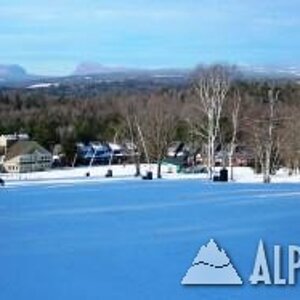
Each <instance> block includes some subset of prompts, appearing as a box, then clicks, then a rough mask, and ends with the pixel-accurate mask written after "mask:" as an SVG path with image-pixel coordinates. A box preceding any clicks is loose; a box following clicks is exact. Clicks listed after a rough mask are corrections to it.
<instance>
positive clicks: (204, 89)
mask: <svg viewBox="0 0 300 300" xmlns="http://www.w3.org/2000/svg"><path fill="white" fill-rule="evenodd" d="M230 74H231V72H230V69H229V68H228V67H225V66H221V65H214V66H211V67H208V68H201V69H198V70H197V72H196V79H195V90H196V93H197V96H198V105H199V106H200V108H201V110H202V111H203V113H204V115H205V117H206V126H205V128H204V132H205V135H206V138H207V167H208V171H209V177H210V179H212V176H213V173H214V166H215V146H216V145H215V142H216V138H217V136H218V133H219V129H220V118H221V113H222V109H223V105H224V102H225V100H226V96H227V93H228V91H229V88H230Z"/></svg>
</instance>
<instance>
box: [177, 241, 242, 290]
mask: <svg viewBox="0 0 300 300" xmlns="http://www.w3.org/2000/svg"><path fill="white" fill-rule="evenodd" d="M181 284H183V285H242V284H243V282H242V279H241V277H240V276H239V275H238V273H237V271H236V269H235V268H234V266H233V265H232V263H231V262H230V259H229V258H228V256H227V254H226V252H225V251H224V250H223V249H221V250H220V249H219V247H218V245H217V243H216V242H215V241H214V240H213V239H211V240H210V241H209V243H208V244H207V245H205V246H202V247H201V248H200V250H199V252H198V254H197V256H196V257H195V259H194V261H193V264H192V266H191V267H190V268H189V269H188V271H187V273H186V275H185V276H184V277H183V279H182V281H181Z"/></svg>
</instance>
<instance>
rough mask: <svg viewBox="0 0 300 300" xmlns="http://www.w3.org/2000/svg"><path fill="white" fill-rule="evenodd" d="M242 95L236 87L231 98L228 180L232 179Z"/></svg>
mask: <svg viewBox="0 0 300 300" xmlns="http://www.w3.org/2000/svg"><path fill="white" fill-rule="evenodd" d="M241 101H242V97H241V95H240V92H239V90H238V89H236V90H235V91H234V92H233V96H232V99H231V102H232V103H231V104H232V105H231V107H230V110H231V125H232V135H231V140H230V144H229V151H228V165H229V170H230V180H233V163H232V160H233V155H234V152H235V150H236V140H237V132H238V125H239V124H238V122H239V113H240V107H241Z"/></svg>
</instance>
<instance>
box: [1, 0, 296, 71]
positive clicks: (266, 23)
mask: <svg viewBox="0 0 300 300" xmlns="http://www.w3.org/2000/svg"><path fill="white" fill-rule="evenodd" d="M299 28H300V1H299V0H223V1H217V0H198V1H196V0H176V1H172V0H160V1H157V0H144V1H143V0H110V1H105V0H82V1H79V0H60V1H58V0H0V41H1V42H0V64H1V63H2V64H8V63H18V64H21V65H23V66H24V67H26V68H27V69H28V70H29V71H31V72H32V73H38V74H53V75H54V74H67V73H70V72H71V71H72V70H73V69H74V67H75V65H76V64H77V63H79V62H82V61H96V62H99V63H102V64H104V65H112V66H128V67H149V68H156V67H192V66H194V65H196V64H198V63H211V62H229V63H235V64H250V65H274V64H279V65H295V64H296V65H298V66H299V65H300V29H299Z"/></svg>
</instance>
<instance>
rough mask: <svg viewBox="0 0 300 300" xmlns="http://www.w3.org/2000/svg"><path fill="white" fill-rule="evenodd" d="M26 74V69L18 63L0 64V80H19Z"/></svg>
mask: <svg viewBox="0 0 300 300" xmlns="http://www.w3.org/2000/svg"><path fill="white" fill-rule="evenodd" d="M27 76H28V74H27V72H26V70H25V69H24V68H23V67H21V66H19V65H0V80H1V79H2V80H20V79H24V78H26V77H27Z"/></svg>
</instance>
